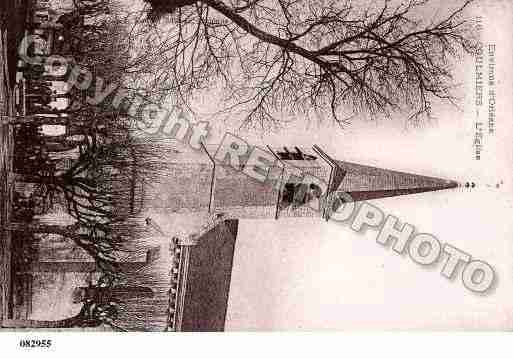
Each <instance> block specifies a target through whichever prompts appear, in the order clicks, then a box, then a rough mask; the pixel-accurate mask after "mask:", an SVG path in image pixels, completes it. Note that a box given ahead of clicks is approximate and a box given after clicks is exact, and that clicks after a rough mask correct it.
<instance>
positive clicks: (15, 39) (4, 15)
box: [0, 0, 26, 319]
mask: <svg viewBox="0 0 513 359" xmlns="http://www.w3.org/2000/svg"><path fill="white" fill-rule="evenodd" d="M25 9H26V0H2V1H1V3H0V115H2V116H6V115H13V114H14V98H13V88H14V84H15V77H16V61H17V51H16V49H17V47H18V44H19V41H20V40H21V39H22V37H23V34H24V28H23V26H24V24H25V16H26V14H25ZM12 151H13V137H12V129H11V128H10V127H9V126H7V125H5V124H4V123H3V121H1V122H0V289H1V290H0V294H1V295H0V319H3V318H5V316H6V314H7V313H8V312H9V307H8V304H9V298H10V282H11V281H10V261H11V253H10V248H11V237H10V233H9V231H7V230H6V228H7V226H8V224H9V220H10V210H11V200H12V190H13V183H12V178H11V176H10V173H11V169H12Z"/></svg>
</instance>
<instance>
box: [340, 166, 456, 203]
mask: <svg viewBox="0 0 513 359" xmlns="http://www.w3.org/2000/svg"><path fill="white" fill-rule="evenodd" d="M336 163H337V165H338V166H339V167H340V168H341V169H342V170H343V171H344V172H345V173H346V175H345V177H344V179H343V180H342V182H341V183H340V185H339V186H338V188H337V190H339V191H344V192H346V193H348V194H350V195H351V197H352V198H353V200H354V201H364V200H369V199H376V198H385V197H394V196H402V195H407V194H414V193H421V192H432V191H439V190H444V189H450V188H456V187H458V186H459V184H458V182H455V181H451V180H445V179H441V178H435V177H428V176H421V175H416V174H411V173H405V172H398V171H392V170H387V169H383V168H377V167H371V166H364V165H359V164H355V163H351V162H345V161H336Z"/></svg>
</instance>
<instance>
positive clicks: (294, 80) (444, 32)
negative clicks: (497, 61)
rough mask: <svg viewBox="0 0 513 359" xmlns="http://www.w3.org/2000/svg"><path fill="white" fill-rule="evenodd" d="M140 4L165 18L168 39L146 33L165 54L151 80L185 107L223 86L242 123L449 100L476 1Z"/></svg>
mask: <svg viewBox="0 0 513 359" xmlns="http://www.w3.org/2000/svg"><path fill="white" fill-rule="evenodd" d="M144 1H145V2H146V3H148V4H149V6H150V8H149V10H148V18H149V19H150V20H152V21H153V22H157V21H158V20H160V19H161V18H166V19H167V20H169V21H167V22H164V21H162V22H161V23H163V24H162V25H160V23H159V26H160V28H159V31H160V33H162V32H164V33H165V34H166V36H163V35H159V36H154V35H149V36H152V40H153V41H154V42H155V43H157V45H155V48H156V50H155V51H157V52H160V53H162V54H165V55H166V56H165V57H164V56H162V57H161V59H160V60H159V61H157V63H156V64H155V65H156V67H155V71H157V75H156V76H159V77H165V76H168V77H170V78H172V79H173V80H172V82H170V83H171V84H172V86H170V90H172V91H173V93H175V94H177V95H178V97H179V98H180V99H181V100H183V101H184V102H185V103H186V104H187V103H189V102H190V100H191V98H193V97H194V95H195V93H196V91H200V90H203V89H205V88H210V89H216V88H222V90H223V92H224V95H225V98H224V104H225V110H230V111H233V110H236V111H238V110H243V111H246V123H247V124H250V123H253V124H255V123H257V124H261V125H264V124H265V123H269V121H271V123H272V122H278V121H279V120H278V117H279V116H281V115H284V114H289V115H302V116H305V117H309V115H310V114H311V113H312V111H316V112H321V113H322V112H323V111H326V110H328V111H329V113H330V114H331V116H332V117H333V118H334V119H335V120H337V121H338V122H339V123H340V124H343V123H344V121H345V120H346V119H348V118H350V117H352V116H355V115H359V114H368V115H370V116H378V115H385V116H390V115H391V114H393V113H396V112H397V111H402V112H406V113H408V114H409V115H410V116H411V118H416V117H418V116H420V115H429V114H430V113H431V103H432V101H434V100H442V101H445V100H447V101H454V99H455V98H454V95H453V91H451V90H452V89H453V86H454V83H453V75H452V67H451V62H450V61H451V59H452V58H454V57H458V56H459V55H460V54H464V53H473V52H474V51H475V49H476V39H475V32H474V26H473V22H472V21H470V20H468V19H466V17H465V10H466V9H467V8H469V5H470V4H471V3H472V2H473V0H464V1H460V2H459V4H456V5H454V4H453V3H452V2H450V4H448V5H447V8H445V9H438V10H439V11H436V12H434V11H432V10H433V9H432V8H431V4H432V1H431V0H397V1H395V0H382V1H379V2H367V1H358V2H357V1H351V0H315V1H311V0H201V1H191V0H189V1H171V0H144ZM430 12H431V13H432V15H430ZM148 26H151V24H150V25H148ZM165 31H167V33H166V32H165ZM148 33H150V31H149V30H148ZM159 39H160V42H159Z"/></svg>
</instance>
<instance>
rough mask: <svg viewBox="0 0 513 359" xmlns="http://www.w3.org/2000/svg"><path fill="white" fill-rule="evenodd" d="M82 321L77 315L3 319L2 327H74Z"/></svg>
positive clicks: (78, 325)
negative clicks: (56, 318) (48, 318)
mask: <svg viewBox="0 0 513 359" xmlns="http://www.w3.org/2000/svg"><path fill="white" fill-rule="evenodd" d="M82 323H83V320H82V318H80V316H79V315H77V316H74V317H71V318H66V319H62V320H29V319H4V320H3V321H2V325H1V327H2V328H46V329H55V328H76V327H80V326H81V324H82Z"/></svg>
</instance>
